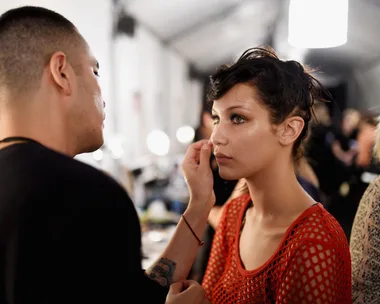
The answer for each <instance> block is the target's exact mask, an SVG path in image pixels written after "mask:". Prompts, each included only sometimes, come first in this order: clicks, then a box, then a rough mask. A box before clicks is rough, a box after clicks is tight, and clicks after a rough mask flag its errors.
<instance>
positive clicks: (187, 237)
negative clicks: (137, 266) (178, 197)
mask: <svg viewBox="0 0 380 304" xmlns="http://www.w3.org/2000/svg"><path fill="white" fill-rule="evenodd" d="M184 216H185V217H186V220H187V222H188V223H189V225H190V226H191V228H192V229H193V230H194V232H195V234H196V235H197V236H198V237H199V238H200V237H201V236H202V235H203V232H204V230H205V227H206V223H207V217H208V213H207V214H204V213H200V212H197V211H195V210H192V209H191V208H188V209H187V210H186V211H185V213H184ZM198 249H199V242H198V240H197V239H196V237H195V236H194V235H193V233H192V232H191V230H190V229H189V227H188V226H187V224H186V223H185V222H184V220H183V219H182V218H181V220H180V221H179V223H178V225H177V228H176V231H175V232H174V234H173V236H172V238H171V239H170V241H169V243H168V245H167V246H166V248H165V250H164V251H163V252H162V254H161V255H160V257H159V258H158V259H157V261H156V262H154V263H153V265H152V266H151V267H150V268H149V269H148V270H147V271H146V273H147V275H148V277H149V278H151V279H153V280H155V281H157V282H158V283H159V284H161V285H162V286H164V287H169V286H170V284H172V283H173V282H177V281H180V280H185V279H187V276H188V274H189V271H190V269H191V267H192V265H193V262H194V259H195V256H196V254H197V252H198Z"/></svg>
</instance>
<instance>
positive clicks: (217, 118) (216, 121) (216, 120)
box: [212, 116, 219, 125]
mask: <svg viewBox="0 0 380 304" xmlns="http://www.w3.org/2000/svg"><path fill="white" fill-rule="evenodd" d="M212 121H213V123H212V124H213V125H217V124H218V123H219V117H218V116H212Z"/></svg>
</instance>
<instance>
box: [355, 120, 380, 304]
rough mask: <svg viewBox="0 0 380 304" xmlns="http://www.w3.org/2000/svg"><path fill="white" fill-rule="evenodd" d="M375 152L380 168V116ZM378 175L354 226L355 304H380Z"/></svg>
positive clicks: (379, 191)
mask: <svg viewBox="0 0 380 304" xmlns="http://www.w3.org/2000/svg"><path fill="white" fill-rule="evenodd" d="M363 136H364V135H363ZM365 136H367V135H365ZM359 138H360V135H359ZM373 152H374V153H373V155H374V160H375V161H374V164H377V165H379V162H380V117H379V118H378V123H377V131H376V137H375V145H374V148H373ZM376 162H377V163H376ZM376 175H377V177H375V176H376ZM376 175H375V174H374V178H373V180H372V181H371V182H370V184H369V185H368V187H367V188H366V190H365V192H364V194H363V196H362V198H361V200H360V203H359V207H358V209H357V212H356V215H355V219H354V222H353V225H352V232H351V239H350V250H351V257H352V295H353V303H355V304H359V303H365V304H367V303H368V304H370V303H373V304H375V303H380V280H379V273H380V237H379V236H380V170H379V171H378V173H377V174H376Z"/></svg>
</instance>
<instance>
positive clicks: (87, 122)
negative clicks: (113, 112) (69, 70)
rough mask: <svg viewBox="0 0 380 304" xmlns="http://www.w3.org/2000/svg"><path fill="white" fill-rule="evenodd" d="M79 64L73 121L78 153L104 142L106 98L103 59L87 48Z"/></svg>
mask: <svg viewBox="0 0 380 304" xmlns="http://www.w3.org/2000/svg"><path fill="white" fill-rule="evenodd" d="M79 56H80V57H79V58H80V66H79V67H77V68H76V70H77V74H76V90H75V95H74V96H73V97H74V102H73V107H72V109H71V115H70V116H71V124H72V126H73V128H74V130H75V131H74V133H75V134H76V137H77V150H78V151H77V153H78V154H79V153H86V152H92V151H95V150H97V149H99V148H100V147H101V146H102V145H103V122H104V118H105V113H104V107H105V102H104V100H103V98H102V93H101V89H100V85H99V79H98V78H99V63H98V62H97V60H96V59H95V57H94V56H93V55H92V53H91V50H90V49H89V48H87V50H85V52H82V55H79Z"/></svg>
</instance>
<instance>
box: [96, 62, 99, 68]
mask: <svg viewBox="0 0 380 304" xmlns="http://www.w3.org/2000/svg"><path fill="white" fill-rule="evenodd" d="M96 68H97V69H99V62H98V61H97V60H96Z"/></svg>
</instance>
